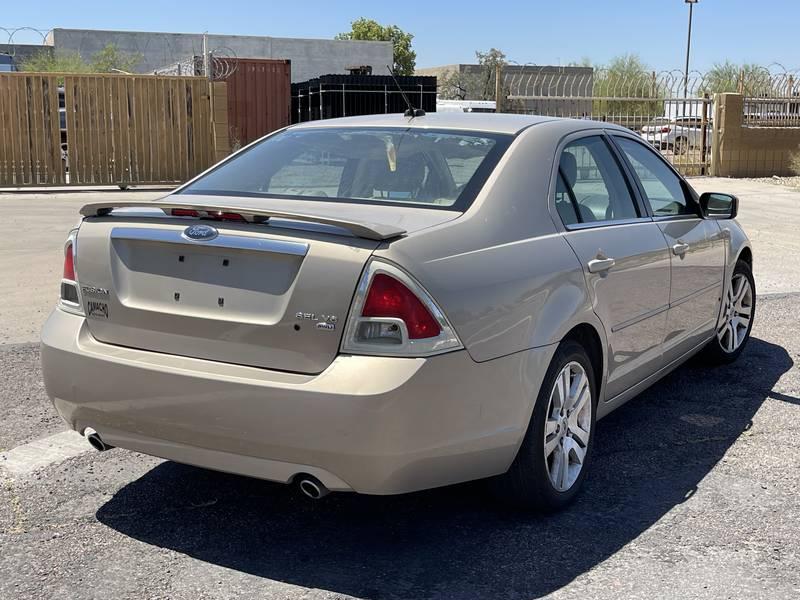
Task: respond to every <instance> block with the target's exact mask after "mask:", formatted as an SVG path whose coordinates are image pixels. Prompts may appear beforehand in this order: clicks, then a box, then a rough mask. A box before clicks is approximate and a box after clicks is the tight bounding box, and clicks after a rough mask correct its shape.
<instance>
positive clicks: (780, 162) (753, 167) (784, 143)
mask: <svg viewBox="0 0 800 600" xmlns="http://www.w3.org/2000/svg"><path fill="white" fill-rule="evenodd" d="M743 112H744V96H742V95H741V94H717V95H716V97H715V99H714V139H713V141H712V148H713V151H712V155H711V174H712V175H716V176H721V177H770V176H772V175H779V176H785V175H794V174H795V173H793V172H792V170H791V168H790V165H789V157H790V155H791V154H792V153H793V152H797V153H799V154H800V127H744V126H743V125H742V121H743Z"/></svg>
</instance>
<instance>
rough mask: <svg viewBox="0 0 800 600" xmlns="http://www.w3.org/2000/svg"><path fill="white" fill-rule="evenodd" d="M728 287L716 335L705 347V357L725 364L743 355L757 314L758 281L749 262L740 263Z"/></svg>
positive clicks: (719, 363)
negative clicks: (754, 277)
mask: <svg viewBox="0 0 800 600" xmlns="http://www.w3.org/2000/svg"><path fill="white" fill-rule="evenodd" d="M727 287H728V289H727V290H726V293H725V298H724V303H723V306H722V308H721V311H722V314H721V316H720V319H719V323H717V330H716V332H715V333H714V339H712V340H711V341H710V342H709V343H708V346H706V347H705V349H704V350H703V355H702V357H703V358H704V359H705V360H706V362H708V363H711V364H717V365H725V364H729V363H732V362H733V361H735V360H736V359H737V358H739V355H740V354H741V353H742V352H743V351H744V347H745V346H746V345H747V341H748V340H749V339H750V332H751V331H752V329H753V319H755V316H756V282H755V279H753V271H752V270H751V269H750V265H749V264H747V263H746V262H745V261H743V260H739V261H738V262H737V263H736V267H735V268H734V269H733V273H732V274H731V280H730V281H729V282H728V286H727Z"/></svg>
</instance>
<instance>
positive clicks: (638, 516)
mask: <svg viewBox="0 0 800 600" xmlns="http://www.w3.org/2000/svg"><path fill="white" fill-rule="evenodd" d="M792 364H793V363H792V359H791V357H790V356H789V354H788V353H787V352H786V350H784V349H783V348H782V347H780V346H777V345H774V344H770V343H768V342H765V341H763V340H760V339H755V338H754V339H751V340H750V342H749V345H748V347H747V348H746V350H745V352H744V353H743V355H742V356H741V358H740V359H739V361H738V362H737V364H735V365H729V366H725V367H719V368H716V369H711V370H707V369H703V368H698V367H694V366H691V365H689V366H684V367H682V368H680V369H678V370H677V371H675V372H674V373H672V374H671V375H669V376H668V377H666V378H665V379H664V380H662V381H661V382H659V383H658V384H656V385H655V386H654V387H652V388H651V389H650V390H648V391H647V392H645V393H643V394H642V395H640V396H639V397H638V398H636V399H635V400H633V401H631V402H629V403H628V404H627V405H626V406H625V407H623V408H621V409H620V410H617V411H616V412H614V413H612V414H611V415H610V416H608V417H607V418H606V419H604V420H603V421H601V422H600V423H599V426H598V429H597V436H596V438H595V440H596V444H597V445H596V452H595V455H594V462H593V464H592V471H591V474H590V477H589V478H588V479H587V481H586V486H585V489H584V491H583V493H582V494H581V495H580V496H579V498H578V500H577V502H576V503H575V504H573V505H572V506H571V507H570V508H569V509H568V510H566V511H563V512H561V513H559V514H555V515H549V516H544V515H533V514H524V513H519V512H513V511H510V510H506V509H503V508H502V507H499V506H498V505H497V504H496V503H495V502H494V501H493V500H492V498H491V497H489V495H488V493H487V492H485V486H484V485H482V484H481V483H471V484H464V485H457V486H451V487H448V488H443V489H438V490H432V491H427V492H420V493H415V494H408V495H404V496H395V497H376V496H359V495H355V494H331V495H330V496H328V497H327V498H325V499H324V500H323V501H321V502H313V501H310V500H306V499H305V498H302V497H300V496H298V495H297V493H296V492H293V491H290V489H289V488H287V487H286V486H283V485H278V484H271V483H268V482H263V481H258V480H253V479H248V478H245V477H237V476H234V475H227V474H222V473H214V472H211V471H206V470H203V469H198V468H194V467H189V466H184V465H180V464H177V463H172V462H164V463H162V464H160V465H159V466H157V467H155V468H154V469H152V470H151V471H149V472H148V473H147V474H145V475H144V476H142V477H140V478H139V479H137V480H135V481H133V482H131V483H129V484H128V485H126V486H125V487H124V488H122V489H120V490H119V491H118V492H117V493H116V494H115V495H114V496H113V498H111V499H110V500H109V501H108V502H107V503H106V504H105V505H103V506H102V507H100V509H99V510H98V511H97V518H98V519H99V520H100V522H102V523H104V524H105V525H107V526H108V527H111V528H112V529H114V530H116V531H119V532H121V533H123V534H125V535H128V536H130V537H132V538H134V539H137V540H141V541H143V542H146V543H148V544H152V545H155V546H158V547H163V548H169V549H172V550H175V551H177V552H181V553H183V554H186V555H188V556H192V557H194V558H196V559H199V560H202V561H206V562H208V563H213V564H216V565H220V566H223V567H227V568H230V569H236V570H238V571H242V572H245V573H250V574H253V575H257V576H260V577H265V578H269V579H272V580H277V581H282V582H286V583H290V584H294V585H299V586H304V587H309V588H321V589H324V590H330V591H333V592H338V593H342V594H349V595H353V596H359V597H367V598H424V597H448V598H459V597H461V598H499V597H512V596H513V597H516V596H518V595H519V596H525V597H539V596H543V595H545V594H547V593H550V592H553V591H555V590H557V589H559V588H561V587H563V586H564V585H566V584H568V583H569V582H570V581H572V580H573V579H575V578H576V577H578V576H579V575H581V574H582V573H585V572H586V571H588V570H589V569H591V568H592V567H594V566H595V565H597V564H598V563H600V562H602V561H604V560H606V559H607V558H609V557H610V556H612V555H613V554H614V553H615V552H617V551H618V550H619V549H620V548H622V547H623V546H624V545H625V544H627V543H628V542H630V541H632V540H633V539H635V538H636V537H637V536H639V535H641V534H642V533H643V532H644V531H646V530H647V529H648V528H649V527H650V526H652V525H653V524H654V523H655V522H656V521H657V520H658V519H659V518H661V517H662V516H663V515H664V514H665V513H667V512H668V511H669V510H670V509H671V508H673V507H675V506H676V505H678V504H680V503H682V502H684V501H685V500H687V499H688V498H689V497H691V495H692V494H694V492H695V491H696V489H697V486H698V484H699V483H700V481H701V480H702V479H703V477H704V476H705V475H706V474H708V473H709V471H710V470H711V469H712V468H713V467H714V465H716V464H717V462H718V461H719V460H720V459H721V458H722V457H723V455H724V454H725V452H726V451H727V450H728V449H729V448H730V446H731V445H732V444H733V443H734V442H735V441H736V439H737V438H738V437H739V436H740V435H741V434H742V433H743V432H745V431H746V430H748V429H749V428H750V426H751V423H752V421H751V420H752V418H753V415H754V414H755V413H756V411H757V410H758V409H759V407H760V406H761V404H762V403H763V402H764V401H765V399H766V398H767V397H773V398H775V397H776V394H773V393H772V391H771V390H772V388H773V386H774V384H775V383H776V382H777V380H778V379H779V378H780V377H781V375H782V374H783V373H785V372H786V371H788V370H789V369H790V368H791V367H792Z"/></svg>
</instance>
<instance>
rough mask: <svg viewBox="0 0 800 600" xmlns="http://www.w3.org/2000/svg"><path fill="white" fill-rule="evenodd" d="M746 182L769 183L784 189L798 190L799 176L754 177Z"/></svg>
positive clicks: (799, 186)
mask: <svg viewBox="0 0 800 600" xmlns="http://www.w3.org/2000/svg"><path fill="white" fill-rule="evenodd" d="M748 181H754V182H756V183H771V184H773V185H784V186H786V187H790V188H795V189H798V190H800V176H793V177H788V176H787V177H779V176H778V175H773V176H772V177H754V178H752V179H749V180H748Z"/></svg>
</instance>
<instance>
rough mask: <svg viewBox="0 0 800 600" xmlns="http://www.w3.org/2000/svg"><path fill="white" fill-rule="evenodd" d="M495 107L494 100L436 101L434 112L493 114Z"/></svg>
mask: <svg viewBox="0 0 800 600" xmlns="http://www.w3.org/2000/svg"><path fill="white" fill-rule="evenodd" d="M496 110H497V105H496V103H495V101H494V100H441V99H439V98H437V99H436V112H465V113H473V112H474V113H493V112H496Z"/></svg>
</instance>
